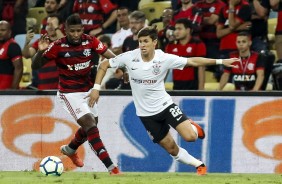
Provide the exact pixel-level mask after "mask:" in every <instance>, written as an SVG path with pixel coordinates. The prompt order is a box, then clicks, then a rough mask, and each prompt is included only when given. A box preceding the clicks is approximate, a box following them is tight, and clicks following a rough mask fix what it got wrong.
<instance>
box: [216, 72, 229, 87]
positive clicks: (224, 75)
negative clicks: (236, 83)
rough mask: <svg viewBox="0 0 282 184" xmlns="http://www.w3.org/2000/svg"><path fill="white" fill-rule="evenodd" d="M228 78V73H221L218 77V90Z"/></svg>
mask: <svg viewBox="0 0 282 184" xmlns="http://www.w3.org/2000/svg"><path fill="white" fill-rule="evenodd" d="M228 79H229V74H227V73H223V74H222V76H221V78H220V81H219V87H218V90H223V88H224V86H225V85H226V84H227V82H228Z"/></svg>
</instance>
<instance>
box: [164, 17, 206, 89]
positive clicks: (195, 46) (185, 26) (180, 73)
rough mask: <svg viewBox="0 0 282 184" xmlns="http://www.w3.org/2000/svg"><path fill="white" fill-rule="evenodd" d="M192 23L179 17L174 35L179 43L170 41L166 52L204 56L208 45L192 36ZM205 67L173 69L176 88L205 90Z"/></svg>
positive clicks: (174, 86)
mask: <svg viewBox="0 0 282 184" xmlns="http://www.w3.org/2000/svg"><path fill="white" fill-rule="evenodd" d="M192 30H193V29H192V23H191V21H190V20H188V19H185V18H182V19H178V20H177V21H176V24H175V31H174V35H175V38H176V39H177V43H176V44H174V43H169V44H168V45H167V46H166V52H167V53H170V54H175V55H177V56H182V57H204V56H205V55H206V46H205V44H204V43H203V42H202V41H201V40H199V39H198V38H195V37H192V36H191V34H192ZM204 72H205V67H203V66H201V67H198V68H196V67H186V68H184V69H183V70H178V69H174V70H173V77H172V78H173V89H174V90H198V89H199V90H203V89H204V83H205V79H204V77H205V74H204Z"/></svg>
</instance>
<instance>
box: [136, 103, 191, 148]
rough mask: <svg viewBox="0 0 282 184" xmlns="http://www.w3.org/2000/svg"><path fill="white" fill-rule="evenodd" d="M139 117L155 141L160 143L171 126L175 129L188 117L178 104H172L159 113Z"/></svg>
mask: <svg viewBox="0 0 282 184" xmlns="http://www.w3.org/2000/svg"><path fill="white" fill-rule="evenodd" d="M139 118H140V120H141V122H142V123H143V125H144V127H145V128H146V130H147V133H148V135H149V137H150V138H151V139H152V141H153V142H154V143H159V142H160V141H161V140H162V139H163V138H164V137H165V136H166V135H167V133H168V131H169V128H170V126H172V127H173V128H174V129H175V128H176V127H177V125H179V124H180V123H182V122H183V121H185V120H187V119H188V118H187V116H186V115H185V114H183V113H182V111H181V110H180V108H179V107H178V106H177V105H176V104H171V105H170V106H168V107H167V108H166V109H165V110H163V111H162V112H160V113H159V114H156V115H153V116H145V117H144V116H139ZM169 125H170V126H169Z"/></svg>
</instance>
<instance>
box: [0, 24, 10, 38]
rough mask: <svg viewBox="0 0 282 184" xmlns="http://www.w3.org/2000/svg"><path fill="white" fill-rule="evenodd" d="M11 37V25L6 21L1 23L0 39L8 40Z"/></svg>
mask: <svg viewBox="0 0 282 184" xmlns="http://www.w3.org/2000/svg"><path fill="white" fill-rule="evenodd" d="M10 37H11V30H10V29H9V25H8V24H6V23H3V24H2V23H0V41H1V42H3V41H6V40H8V39H9V38H10Z"/></svg>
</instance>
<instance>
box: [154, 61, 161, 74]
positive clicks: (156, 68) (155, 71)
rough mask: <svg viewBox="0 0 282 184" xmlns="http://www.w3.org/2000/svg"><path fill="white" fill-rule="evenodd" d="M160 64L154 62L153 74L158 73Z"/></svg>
mask: <svg viewBox="0 0 282 184" xmlns="http://www.w3.org/2000/svg"><path fill="white" fill-rule="evenodd" d="M160 68H161V66H160V65H158V64H155V65H154V66H153V74H155V75H158V74H159V73H161V69H160Z"/></svg>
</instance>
